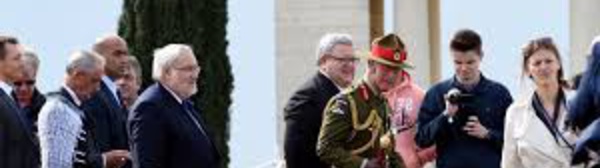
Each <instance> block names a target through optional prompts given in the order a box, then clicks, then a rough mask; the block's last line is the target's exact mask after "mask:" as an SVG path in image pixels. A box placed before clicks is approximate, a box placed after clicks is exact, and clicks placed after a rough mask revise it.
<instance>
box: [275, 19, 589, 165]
mask: <svg viewBox="0 0 600 168" xmlns="http://www.w3.org/2000/svg"><path fill="white" fill-rule="evenodd" d="M449 44H450V46H449V49H450V53H451V61H452V63H453V65H454V74H453V75H452V77H451V78H449V79H445V80H442V81H439V82H437V83H434V84H433V85H432V86H431V87H430V88H428V89H427V90H426V91H425V90H423V89H422V88H421V87H420V86H418V85H417V84H416V83H414V82H413V81H412V80H411V75H410V73H409V71H410V70H411V69H413V68H414V66H413V65H412V64H411V63H410V61H409V60H410V59H408V58H410V57H412V56H411V55H410V54H409V53H407V49H406V47H407V46H406V45H405V44H404V42H403V40H402V39H401V38H400V37H399V36H397V35H395V34H388V35H385V36H382V37H379V38H376V39H375V40H374V41H373V42H372V44H371V46H370V47H371V51H370V53H369V54H368V55H364V56H362V57H366V59H367V67H366V70H365V72H364V76H363V77H361V78H359V79H358V80H355V77H354V74H355V69H356V66H357V63H358V58H359V57H361V55H358V54H355V53H357V52H354V44H353V41H352V38H351V36H350V35H348V34H340V33H331V34H326V35H324V36H323V37H322V38H321V41H320V42H319V43H318V47H317V54H316V55H317V66H318V71H317V72H316V73H315V75H313V77H311V78H310V79H308V80H307V81H306V83H305V84H303V85H302V86H301V87H300V88H299V89H298V90H296V91H295V92H294V93H293V95H292V96H291V98H290V99H289V101H288V102H287V105H286V106H285V108H284V109H283V111H284V121H285V137H284V160H285V166H286V167H288V168H306V167H311V168H316V167H322V168H329V167H336V168H389V167H407V168H424V167H425V168H430V167H438V168H483V167H485V168H494V167H502V168H532V167H548V168H550V167H551V168H563V167H564V168H567V167H595V166H598V165H597V162H598V161H599V159H600V157H598V156H600V155H599V154H598V151H600V132H599V130H600V121H598V120H597V119H598V117H599V116H600V113H598V109H600V103H599V102H600V101H598V100H600V99H599V98H600V92H599V91H600V90H599V89H598V88H600V87H599V86H600V81H598V80H599V79H600V78H598V76H599V72H600V38H596V40H594V41H593V42H592V49H591V52H590V56H589V57H590V59H589V61H590V64H589V65H588V67H587V69H586V71H585V72H584V73H583V75H578V76H580V77H577V78H576V81H574V82H575V83H576V84H573V82H567V81H566V80H565V77H564V69H563V62H562V59H561V55H560V52H559V50H558V48H557V44H556V43H554V41H553V39H552V38H551V37H548V36H543V37H538V38H534V39H531V40H530V41H528V42H527V43H526V44H525V45H524V47H523V49H522V55H521V58H522V59H521V61H522V65H521V70H522V78H521V79H525V80H529V81H531V83H532V84H533V85H532V88H531V89H529V90H527V91H524V92H527V93H526V94H523V95H524V96H521V97H515V98H514V99H513V96H511V94H510V92H509V91H508V89H507V88H506V87H505V86H504V85H503V84H502V83H500V82H498V81H494V80H493V79H490V78H488V77H487V76H486V75H485V74H483V73H482V71H481V70H480V66H481V65H482V64H481V62H482V61H483V57H484V55H485V54H484V51H483V49H482V39H481V37H480V35H479V34H478V33H477V32H476V31H474V30H471V29H461V30H458V31H457V32H456V33H455V34H454V36H453V37H452V39H451V41H450V43H449ZM353 81H354V84H353Z"/></svg>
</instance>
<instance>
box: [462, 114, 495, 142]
mask: <svg viewBox="0 0 600 168" xmlns="http://www.w3.org/2000/svg"><path fill="white" fill-rule="evenodd" d="M463 130H464V131H466V132H467V134H469V135H471V136H473V137H476V138H479V139H486V138H488V135H489V131H488V130H487V128H485V127H484V126H483V125H481V123H480V122H479V118H477V117H476V116H469V121H468V122H467V124H466V125H465V127H463Z"/></svg>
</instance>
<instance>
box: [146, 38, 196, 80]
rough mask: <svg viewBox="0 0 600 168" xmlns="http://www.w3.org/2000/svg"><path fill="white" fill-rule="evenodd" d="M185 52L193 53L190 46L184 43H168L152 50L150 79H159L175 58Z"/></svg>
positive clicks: (170, 66) (171, 65)
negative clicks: (152, 58)
mask: <svg viewBox="0 0 600 168" xmlns="http://www.w3.org/2000/svg"><path fill="white" fill-rule="evenodd" d="M185 53H191V54H192V55H193V54H194V51H193V50H192V47H190V46H189V45H185V44H169V45H167V46H165V47H163V48H159V49H157V50H155V51H154V60H153V61H152V79H154V80H155V81H159V80H160V78H161V77H162V76H163V75H164V72H166V71H167V70H169V69H170V68H172V67H173V65H174V63H175V60H177V58H179V57H181V56H183V55H184V54H185Z"/></svg>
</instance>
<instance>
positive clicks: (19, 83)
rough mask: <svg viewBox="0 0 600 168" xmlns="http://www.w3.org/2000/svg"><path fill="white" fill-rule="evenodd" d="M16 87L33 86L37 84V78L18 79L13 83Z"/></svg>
mask: <svg viewBox="0 0 600 168" xmlns="http://www.w3.org/2000/svg"><path fill="white" fill-rule="evenodd" d="M13 84H14V85H15V86H16V87H21V86H33V85H35V80H25V81H17V82H14V83H13Z"/></svg>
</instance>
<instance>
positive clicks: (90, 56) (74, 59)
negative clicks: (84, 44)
mask: <svg viewBox="0 0 600 168" xmlns="http://www.w3.org/2000/svg"><path fill="white" fill-rule="evenodd" d="M104 64H105V60H104V57H102V56H100V55H98V54H97V53H95V52H89V51H84V50H81V51H75V52H73V54H71V57H70V58H69V62H68V63H67V73H68V74H71V73H73V72H75V71H77V70H79V71H86V72H91V71H94V70H96V69H97V68H101V67H104Z"/></svg>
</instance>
